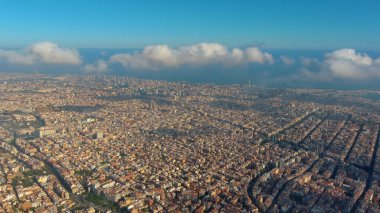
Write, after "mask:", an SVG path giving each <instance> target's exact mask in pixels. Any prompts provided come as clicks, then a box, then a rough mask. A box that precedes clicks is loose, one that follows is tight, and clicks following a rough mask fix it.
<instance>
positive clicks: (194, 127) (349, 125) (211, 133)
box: [0, 73, 380, 213]
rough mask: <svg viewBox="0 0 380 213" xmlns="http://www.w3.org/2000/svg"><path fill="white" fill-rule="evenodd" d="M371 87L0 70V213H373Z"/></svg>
mask: <svg viewBox="0 0 380 213" xmlns="http://www.w3.org/2000/svg"><path fill="white" fill-rule="evenodd" d="M379 100H380V91H379V90H345V91H344V90H322V89H275V88H264V87H258V86H255V85H252V84H251V83H249V82H247V83H246V84H240V85H214V84H189V83H183V82H176V83H174V82H166V81H156V80H141V79H134V78H128V77H117V76H116V77H112V76H99V75H98V76H82V77H80V76H59V77H56V76H49V75H42V74H12V73H2V74H0V170H1V172H0V197H1V198H0V212H28V211H29V212H31V211H32V212H197V213H199V212H379V211H380V206H379V200H380V150H379V149H378V146H379V136H380V131H379V130H380V123H379V120H380V101H379Z"/></svg>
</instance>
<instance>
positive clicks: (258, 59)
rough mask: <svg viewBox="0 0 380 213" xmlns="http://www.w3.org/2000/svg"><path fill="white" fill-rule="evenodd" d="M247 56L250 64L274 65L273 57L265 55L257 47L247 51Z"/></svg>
mask: <svg viewBox="0 0 380 213" xmlns="http://www.w3.org/2000/svg"><path fill="white" fill-rule="evenodd" d="M245 55H246V57H247V59H248V61H249V62H254V63H260V64H264V63H266V62H268V63H269V64H273V57H272V55H271V54H269V53H263V52H261V50H260V49H259V48H257V47H250V48H248V49H247V50H246V51H245Z"/></svg>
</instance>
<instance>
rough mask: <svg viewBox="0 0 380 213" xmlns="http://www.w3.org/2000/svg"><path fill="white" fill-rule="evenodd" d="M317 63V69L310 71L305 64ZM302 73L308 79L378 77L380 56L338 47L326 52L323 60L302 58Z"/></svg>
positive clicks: (366, 78) (355, 79)
mask: <svg viewBox="0 0 380 213" xmlns="http://www.w3.org/2000/svg"><path fill="white" fill-rule="evenodd" d="M311 63H314V64H317V65H318V66H319V70H318V71H317V72H311V71H310V70H309V69H308V68H307V66H308V65H310V64H311ZM303 64H304V65H305V66H306V67H305V68H303V69H302V72H301V73H302V74H304V76H305V77H307V78H308V79H309V80H316V81H318V80H325V81H326V80H327V81H331V80H332V79H342V80H351V81H363V80H368V79H376V78H380V58H377V59H374V58H372V57H371V56H369V55H368V54H366V53H359V52H357V51H356V50H355V49H339V50H335V51H333V52H329V53H326V54H325V55H324V60H323V61H321V62H318V61H317V60H316V59H308V58H303Z"/></svg>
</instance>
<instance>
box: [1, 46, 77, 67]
mask: <svg viewBox="0 0 380 213" xmlns="http://www.w3.org/2000/svg"><path fill="white" fill-rule="evenodd" d="M0 59H4V60H5V61H7V62H8V63H12V64H35V63H45V64H71V65H76V64H80V63H81V59H80V56H79V53H78V52H77V51H76V50H75V49H67V48H61V47H59V46H58V45H57V44H56V43H52V42H38V43H35V44H32V45H30V46H29V47H27V48H25V49H23V50H20V51H15V50H1V49H0Z"/></svg>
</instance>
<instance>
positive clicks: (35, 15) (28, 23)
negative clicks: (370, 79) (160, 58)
mask: <svg viewBox="0 0 380 213" xmlns="http://www.w3.org/2000/svg"><path fill="white" fill-rule="evenodd" d="M379 11H380V1H377V0H368V1H357V0H356V1H354V0H345V1H341V0H291V1H284V0H277V1H276V0H273V1H264V0H263V1H252V0H234V1H232V0H213V1H212V0H209V1H205V0H191V1H190V0H188V1H178V0H162V1H158V0H151V1H147V0H135V1H128V0H62V1H51V0H33V1H31V0H24V1H22V0H0V32H1V33H0V47H23V46H26V45H28V44H30V43H34V42H38V41H53V42H57V43H59V44H60V45H63V46H67V47H76V48H142V47H144V46H146V45H151V44H168V45H172V46H179V45H188V44H194V43H199V42H218V43H222V44H225V45H227V46H232V47H236V46H244V45H250V44H257V43H263V44H265V47H267V48H271V49H337V48H348V47H349V48H355V49H361V50H376V51H378V50H380V42H379V41H378V39H379V38H380V27H379V24H378V21H379V20H380V12H379Z"/></svg>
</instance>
